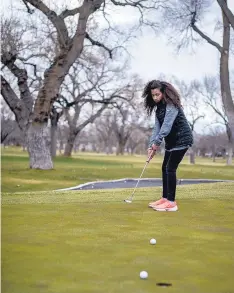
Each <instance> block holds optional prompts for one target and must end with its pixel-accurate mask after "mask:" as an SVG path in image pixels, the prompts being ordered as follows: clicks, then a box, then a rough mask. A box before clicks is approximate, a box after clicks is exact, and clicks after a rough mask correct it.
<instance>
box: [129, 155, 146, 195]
mask: <svg viewBox="0 0 234 293" xmlns="http://www.w3.org/2000/svg"><path fill="white" fill-rule="evenodd" d="M148 163H149V162H148V161H146V163H145V167H144V169H143V170H142V172H141V176H140V178H139V179H138V181H137V184H136V186H135V188H134V190H133V193H132V195H131V198H133V195H134V192H135V190H136V188H137V186H138V184H139V182H140V180H141V177H142V175H143V173H144V172H145V168H146V166H147V165H148Z"/></svg>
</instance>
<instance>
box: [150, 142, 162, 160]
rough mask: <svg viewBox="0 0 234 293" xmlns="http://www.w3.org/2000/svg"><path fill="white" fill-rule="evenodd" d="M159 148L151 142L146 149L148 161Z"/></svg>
mask: <svg viewBox="0 0 234 293" xmlns="http://www.w3.org/2000/svg"><path fill="white" fill-rule="evenodd" d="M159 148H160V147H159V146H157V145H155V144H153V145H152V146H151V147H150V148H148V150H147V151H148V161H150V160H151V159H152V158H153V157H154V155H155V153H156V151H157V150H159Z"/></svg>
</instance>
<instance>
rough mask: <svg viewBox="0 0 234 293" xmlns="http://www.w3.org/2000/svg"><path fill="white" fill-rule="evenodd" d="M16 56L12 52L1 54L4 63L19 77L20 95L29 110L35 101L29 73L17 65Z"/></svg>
mask: <svg viewBox="0 0 234 293" xmlns="http://www.w3.org/2000/svg"><path fill="white" fill-rule="evenodd" d="M15 60H16V56H14V55H12V54H11V53H8V52H7V53H3V54H2V56H1V61H2V63H3V64H4V65H5V66H7V67H8V69H9V70H10V71H11V72H12V73H13V74H14V75H15V77H16V78H17V79H18V86H19V90H20V97H21V99H22V101H24V103H25V106H26V107H27V108H28V110H29V111H31V110H32V106H33V101H32V97H31V93H30V91H29V87H28V74H27V71H26V70H25V69H20V68H19V67H18V66H17V65H15Z"/></svg>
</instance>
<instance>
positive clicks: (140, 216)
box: [2, 183, 234, 293]
mask: <svg viewBox="0 0 234 293" xmlns="http://www.w3.org/2000/svg"><path fill="white" fill-rule="evenodd" d="M131 191H132V190H131V189H127V190H126V189H125V190H123V189H122V190H116V189H115V190H105V191H100V190H99V191H82V192H81V191H79V192H77V191H73V192H28V193H25V192H22V193H13V194H12V193H10V194H9V193H4V194H3V195H2V292H4V293H41V292H43V293H78V292H81V293H85V292H90V293H99V292H100V293H103V292H108V293H120V292H121V293H129V292H134V293H151V292H152V293H154V292H159V293H160V292H166V293H169V292H170V293H183V292H184V293H188V292H189V293H211V292H212V293H232V292H234V288H233V275H234V253H233V241H234V225H233V223H234V183H212V184H201V185H190V186H178V190H177V191H178V192H177V200H178V205H179V211H178V212H175V213H163V212H161V213H160V212H155V211H153V210H152V209H149V208H148V207H147V205H148V202H149V201H151V200H153V199H154V198H156V197H159V194H160V192H161V191H160V188H140V189H138V190H137V192H136V194H135V200H134V201H133V203H132V204H126V203H124V202H123V199H124V198H126V197H127V196H129V195H130V192H131ZM151 238H156V240H157V244H156V245H154V246H153V245H150V244H149V240H150V239H151ZM142 270H146V271H147V272H148V273H149V278H148V279H147V280H141V279H140V278H139V273H140V271H142ZM158 282H167V283H171V284H172V286H171V287H168V288H162V287H158V286H156V283H158Z"/></svg>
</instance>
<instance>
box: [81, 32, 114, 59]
mask: <svg viewBox="0 0 234 293" xmlns="http://www.w3.org/2000/svg"><path fill="white" fill-rule="evenodd" d="M85 37H86V39H88V40H89V41H90V42H91V44H92V45H94V46H98V47H102V48H104V49H105V50H106V51H107V52H108V53H109V56H110V58H111V59H112V57H113V56H112V51H113V50H111V49H109V48H107V47H106V46H105V45H104V44H102V43H100V42H98V41H95V40H93V39H92V38H91V37H90V35H89V34H88V33H87V32H86V35H85Z"/></svg>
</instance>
